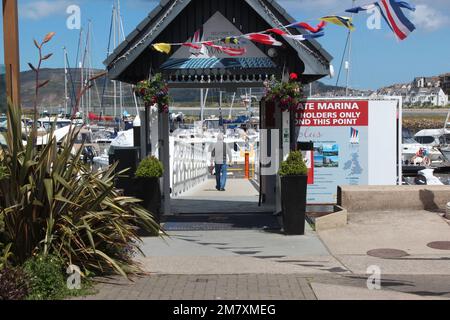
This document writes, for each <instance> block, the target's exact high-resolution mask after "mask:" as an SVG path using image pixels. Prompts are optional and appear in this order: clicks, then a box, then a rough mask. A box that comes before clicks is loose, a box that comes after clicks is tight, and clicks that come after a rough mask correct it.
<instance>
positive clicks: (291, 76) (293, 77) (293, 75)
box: [289, 72, 298, 80]
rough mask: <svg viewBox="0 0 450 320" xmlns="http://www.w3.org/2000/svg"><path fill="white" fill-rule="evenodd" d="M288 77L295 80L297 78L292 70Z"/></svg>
mask: <svg viewBox="0 0 450 320" xmlns="http://www.w3.org/2000/svg"><path fill="white" fill-rule="evenodd" d="M289 79H291V80H297V79H298V75H297V74H296V73H294V72H292V73H291V74H290V75H289Z"/></svg>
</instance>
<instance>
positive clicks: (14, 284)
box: [0, 267, 29, 300]
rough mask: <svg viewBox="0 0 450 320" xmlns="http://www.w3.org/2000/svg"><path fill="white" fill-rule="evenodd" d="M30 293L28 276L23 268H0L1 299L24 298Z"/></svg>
mask: <svg viewBox="0 0 450 320" xmlns="http://www.w3.org/2000/svg"><path fill="white" fill-rule="evenodd" d="M28 293H29V280H28V276H27V274H26V273H25V272H24V271H23V270H22V269H21V268H12V267H4V268H0V300H23V299H25V298H26V297H27V295H28Z"/></svg>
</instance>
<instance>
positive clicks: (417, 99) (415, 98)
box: [405, 88, 448, 107]
mask: <svg viewBox="0 0 450 320" xmlns="http://www.w3.org/2000/svg"><path fill="white" fill-rule="evenodd" d="M408 98H409V101H408V102H407V101H406V100H405V103H408V104H411V105H422V106H423V105H430V106H436V107H444V106H446V105H447V104H448V96H447V95H446V94H445V92H444V91H443V90H442V89H441V88H413V89H412V90H411V91H410V92H409V97H408Z"/></svg>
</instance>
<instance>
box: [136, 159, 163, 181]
mask: <svg viewBox="0 0 450 320" xmlns="http://www.w3.org/2000/svg"><path fill="white" fill-rule="evenodd" d="M163 172H164V168H163V165H162V163H161V161H159V160H158V159H157V158H156V157H148V158H146V159H144V160H142V161H141V163H140V164H139V166H138V168H137V170H136V177H138V178H160V177H162V175H163Z"/></svg>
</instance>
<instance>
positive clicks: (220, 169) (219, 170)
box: [216, 164, 228, 190]
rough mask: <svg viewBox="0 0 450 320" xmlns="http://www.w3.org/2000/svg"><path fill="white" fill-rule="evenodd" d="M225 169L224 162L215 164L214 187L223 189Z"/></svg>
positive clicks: (225, 180) (226, 167)
mask: <svg viewBox="0 0 450 320" xmlns="http://www.w3.org/2000/svg"><path fill="white" fill-rule="evenodd" d="M227 169H228V165H226V164H216V189H218V190H220V189H225V185H226V183H227Z"/></svg>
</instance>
